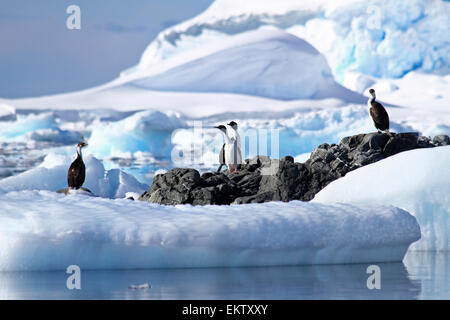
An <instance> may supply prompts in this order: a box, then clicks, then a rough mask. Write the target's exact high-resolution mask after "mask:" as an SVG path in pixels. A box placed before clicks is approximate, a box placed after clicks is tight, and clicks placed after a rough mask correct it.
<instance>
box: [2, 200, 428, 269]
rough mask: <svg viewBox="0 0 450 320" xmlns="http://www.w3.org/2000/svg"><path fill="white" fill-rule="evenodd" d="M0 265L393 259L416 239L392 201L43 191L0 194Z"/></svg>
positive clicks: (415, 228)
mask: <svg viewBox="0 0 450 320" xmlns="http://www.w3.org/2000/svg"><path fill="white" fill-rule="evenodd" d="M0 207H1V208H2V214H1V215H0V256H1V257H2V259H0V270H1V271H4V270H65V268H67V266H68V265H71V264H76V265H78V266H80V268H81V269H84V270H86V269H136V268H182V267H235V266H271V265H296V264H336V263H370V262H386V261H401V260H402V259H403V256H404V254H405V252H406V250H407V249H408V247H409V245H410V244H411V243H412V242H414V241H416V240H418V239H419V238H420V228H419V225H418V223H417V221H416V219H415V218H414V217H413V216H411V215H410V214H409V213H407V212H406V211H404V210H401V209H398V208H395V207H392V206H380V205H377V206H369V205H355V204H332V205H325V204H317V203H305V202H301V201H292V202H289V203H282V202H272V203H264V204H248V205H231V206H203V207H193V206H190V205H179V206H162V205H158V204H149V203H147V202H142V201H129V200H126V199H115V200H110V199H102V198H92V197H85V196H81V195H72V196H70V197H66V196H61V195H60V194H57V193H54V192H48V191H40V192H38V191H20V192H9V193H7V194H0Z"/></svg>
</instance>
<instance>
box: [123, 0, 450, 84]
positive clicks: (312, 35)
mask: <svg viewBox="0 0 450 320" xmlns="http://www.w3.org/2000/svg"><path fill="white" fill-rule="evenodd" d="M449 15H450V4H449V3H448V2H445V1H442V0H407V1H401V2H398V1H389V2H386V1H382V0H370V1H367V0H345V1H334V0H309V1H294V0H277V1H275V0H273V1H259V0H247V1H245V4H243V3H242V1H239V0H216V1H215V2H214V3H213V4H212V5H211V6H210V7H209V8H208V9H207V10H205V11H204V12H203V13H202V14H200V15H198V16H197V17H195V18H193V19H190V20H188V21H185V22H182V23H180V24H178V25H175V26H173V27H170V28H168V29H166V30H164V31H163V32H161V33H160V34H159V35H158V37H157V38H156V39H155V40H154V41H153V42H152V43H151V44H150V45H149V46H148V47H147V49H146V50H145V52H144V54H143V55H142V58H141V61H140V63H139V65H138V66H137V67H136V68H134V69H132V70H130V71H128V72H127V74H130V73H132V72H133V71H136V70H142V69H147V68H150V67H152V66H153V65H156V64H159V63H161V62H162V61H164V60H166V59H170V58H173V57H175V56H177V55H179V54H182V53H183V52H184V51H187V50H189V49H194V48H196V47H197V46H202V45H205V44H207V43H209V42H211V41H215V40H216V39H217V37H218V35H219V34H221V35H220V36H221V37H222V38H225V37H226V36H228V35H234V34H237V33H242V32H245V31H249V30H254V29H256V28H259V27H261V26H274V27H277V28H280V29H284V30H286V31H288V32H290V33H292V34H294V35H296V36H298V37H301V38H303V39H305V40H306V41H308V42H310V43H311V44H312V45H313V46H314V47H316V48H317V49H318V50H319V51H320V52H322V53H324V55H325V56H326V57H327V60H328V63H329V64H330V65H331V67H332V69H333V71H334V73H335V75H336V76H337V78H338V79H339V78H341V77H342V76H343V72H344V71H345V70H354V71H360V72H362V73H364V74H367V75H373V76H377V77H401V76H403V75H404V74H406V73H408V72H410V71H412V70H418V69H420V70H423V71H425V72H437V73H442V72H448V71H449V69H450V60H449V59H450V54H449V53H450V51H449V50H450V48H449V36H448V35H449V31H450V26H449V24H448V23H447V22H448V17H449ZM211 30H212V31H214V32H215V34H213V35H212V34H211V32H210V31H211ZM214 35H215V36H214Z"/></svg>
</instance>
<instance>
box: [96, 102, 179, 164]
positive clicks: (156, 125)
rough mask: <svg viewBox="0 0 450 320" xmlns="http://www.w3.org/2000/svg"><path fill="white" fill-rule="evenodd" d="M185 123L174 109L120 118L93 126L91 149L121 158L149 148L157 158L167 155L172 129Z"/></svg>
mask: <svg viewBox="0 0 450 320" xmlns="http://www.w3.org/2000/svg"><path fill="white" fill-rule="evenodd" d="M185 126H186V124H185V122H184V121H183V120H182V119H181V118H180V115H179V114H177V113H175V112H170V111H169V112H160V111H153V110H148V111H141V112H137V113H135V114H133V115H131V116H129V117H127V118H125V119H123V120H120V121H116V122H107V123H98V124H97V125H96V126H94V127H93V130H92V133H91V136H90V138H89V148H90V152H92V154H94V155H95V156H97V157H119V156H124V155H125V156H127V155H128V156H131V154H133V153H135V152H137V151H149V152H150V153H151V154H152V155H153V156H155V157H166V158H168V157H169V156H170V152H171V150H172V144H171V136H172V131H173V130H175V129H179V128H183V127H185Z"/></svg>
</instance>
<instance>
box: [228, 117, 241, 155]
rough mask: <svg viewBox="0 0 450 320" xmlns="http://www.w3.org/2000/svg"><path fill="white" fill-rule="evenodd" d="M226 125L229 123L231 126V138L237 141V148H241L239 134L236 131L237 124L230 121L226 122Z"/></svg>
mask: <svg viewBox="0 0 450 320" xmlns="http://www.w3.org/2000/svg"><path fill="white" fill-rule="evenodd" d="M227 125H229V126H230V127H231V129H232V130H231V133H232V134H233V138H234V139H235V140H236V141H237V144H238V147H239V149H241V136H240V135H239V133H238V132H237V129H238V124H237V123H236V122H235V121H231V122H229V123H227ZM233 138H232V139H233Z"/></svg>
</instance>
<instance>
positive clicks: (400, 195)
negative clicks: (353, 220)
mask: <svg viewBox="0 0 450 320" xmlns="http://www.w3.org/2000/svg"><path fill="white" fill-rule="evenodd" d="M449 163H450V146H446V147H436V148H433V149H419V150H413V151H408V152H402V153H400V154H397V155H395V156H392V157H389V158H387V159H385V160H382V161H379V162H376V163H374V164H371V165H368V166H365V167H363V168H360V169H358V170H355V171H352V172H350V173H348V174H347V175H346V176H345V177H343V178H340V179H338V180H336V181H333V182H332V183H330V184H329V185H328V186H327V187H325V189H323V190H322V191H320V192H319V193H318V194H317V195H316V196H315V198H314V200H313V202H323V203H332V202H354V203H363V204H381V203H382V204H390V205H394V206H397V207H400V208H403V209H405V210H408V211H409V212H410V213H411V214H413V215H414V216H415V217H416V218H417V221H418V222H419V224H420V228H421V230H422V239H421V240H420V241H419V242H417V243H415V244H414V245H413V246H412V249H415V250H450V197H449V195H450V170H449Z"/></svg>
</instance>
